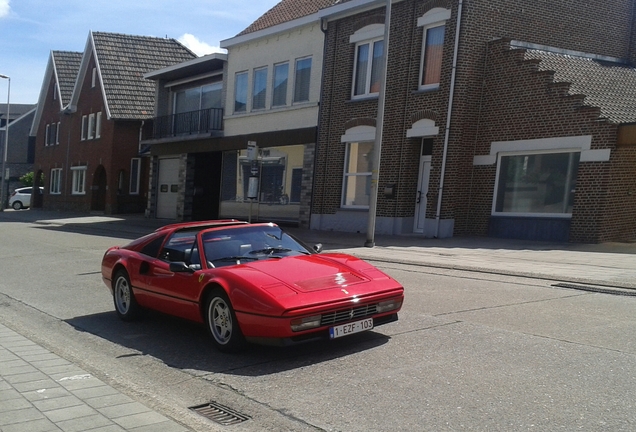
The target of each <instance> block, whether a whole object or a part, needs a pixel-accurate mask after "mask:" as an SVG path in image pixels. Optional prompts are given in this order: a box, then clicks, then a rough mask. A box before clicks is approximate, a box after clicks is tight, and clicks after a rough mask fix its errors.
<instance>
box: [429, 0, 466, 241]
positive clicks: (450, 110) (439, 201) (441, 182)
mask: <svg viewBox="0 0 636 432" xmlns="http://www.w3.org/2000/svg"><path fill="white" fill-rule="evenodd" d="M463 6H464V1H463V0H459V5H458V9H457V25H456V26H455V47H454V52H453V67H452V74H451V87H450V94H449V95H448V111H447V113H446V132H445V134H444V153H443V156H442V172H441V173H440V179H439V189H438V193H437V212H436V213H435V238H439V227H440V217H441V213H442V198H443V195H444V177H445V176H446V160H447V158H448V142H449V140H450V124H451V116H452V113H453V98H454V96H455V80H456V76H457V54H458V52H459V34H460V30H461V25H462V9H463Z"/></svg>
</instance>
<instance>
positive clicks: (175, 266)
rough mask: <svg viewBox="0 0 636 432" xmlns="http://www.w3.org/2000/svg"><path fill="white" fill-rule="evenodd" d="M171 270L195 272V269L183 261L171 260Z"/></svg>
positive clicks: (175, 271) (173, 271)
mask: <svg viewBox="0 0 636 432" xmlns="http://www.w3.org/2000/svg"><path fill="white" fill-rule="evenodd" d="M170 271H171V272H172V273H194V270H193V269H191V268H190V267H188V265H187V264H186V263H184V262H183V261H175V262H171V263H170Z"/></svg>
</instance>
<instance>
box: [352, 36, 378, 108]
mask: <svg viewBox="0 0 636 432" xmlns="http://www.w3.org/2000/svg"><path fill="white" fill-rule="evenodd" d="M383 52H384V41H383V40H382V39H378V40H374V41H367V42H361V43H359V44H358V45H357V46H356V59H355V72H354V75H355V76H354V84H353V88H354V90H353V95H354V96H366V95H374V94H378V93H379V92H380V79H381V76H380V75H381V72H382V67H383V65H382V54H383Z"/></svg>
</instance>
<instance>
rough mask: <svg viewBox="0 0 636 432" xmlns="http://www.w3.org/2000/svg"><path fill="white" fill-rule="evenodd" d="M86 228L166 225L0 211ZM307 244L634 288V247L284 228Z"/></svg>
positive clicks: (128, 233) (4, 216) (394, 259)
mask: <svg viewBox="0 0 636 432" xmlns="http://www.w3.org/2000/svg"><path fill="white" fill-rule="evenodd" d="M3 220H6V221H18V222H28V223H35V224H40V225H51V226H60V227H65V228H66V229H74V228H77V229H78V230H81V229H82V227H84V229H86V228H88V227H90V228H91V229H93V230H98V231H100V232H109V231H110V232H113V235H118V236H122V237H126V238H130V239H133V238H136V237H139V236H142V235H144V234H147V233H149V232H151V231H153V230H155V229H157V228H158V227H160V226H162V225H164V224H166V223H169V222H168V221H163V220H157V219H148V218H145V217H143V215H115V216H87V215H85V214H84V215H79V214H71V213H59V212H53V211H43V210H27V211H24V210H23V211H13V210H5V211H4V212H3V213H0V222H1V221H3ZM287 231H289V232H290V233H292V234H294V235H295V236H296V237H298V238H300V239H301V240H303V241H304V242H306V243H307V244H310V245H313V244H315V243H322V244H323V245H324V250H325V251H341V252H345V253H349V254H351V255H354V256H357V257H360V258H363V259H368V260H373V261H381V262H387V263H402V264H412V265H421V266H427V267H438V268H446V269H455V270H469V271H479V272H485V273H494V274H502V275H510V276H522V277H533V278H541V279H548V280H553V281H554V282H555V283H557V282H570V283H583V284H589V285H598V286H606V287H617V288H624V289H636V243H602V244H574V243H549V242H532V241H523V240H508V239H496V238H489V237H453V238H448V239H426V238H423V237H419V236H414V235H403V236H386V235H377V236H376V237H375V247H373V248H367V247H364V244H365V241H366V235H365V234H356V233H342V232H327V231H312V230H306V229H299V228H288V229H287Z"/></svg>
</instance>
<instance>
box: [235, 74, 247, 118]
mask: <svg viewBox="0 0 636 432" xmlns="http://www.w3.org/2000/svg"><path fill="white" fill-rule="evenodd" d="M246 111H247V72H239V73H237V74H236V78H235V81H234V112H246Z"/></svg>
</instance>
